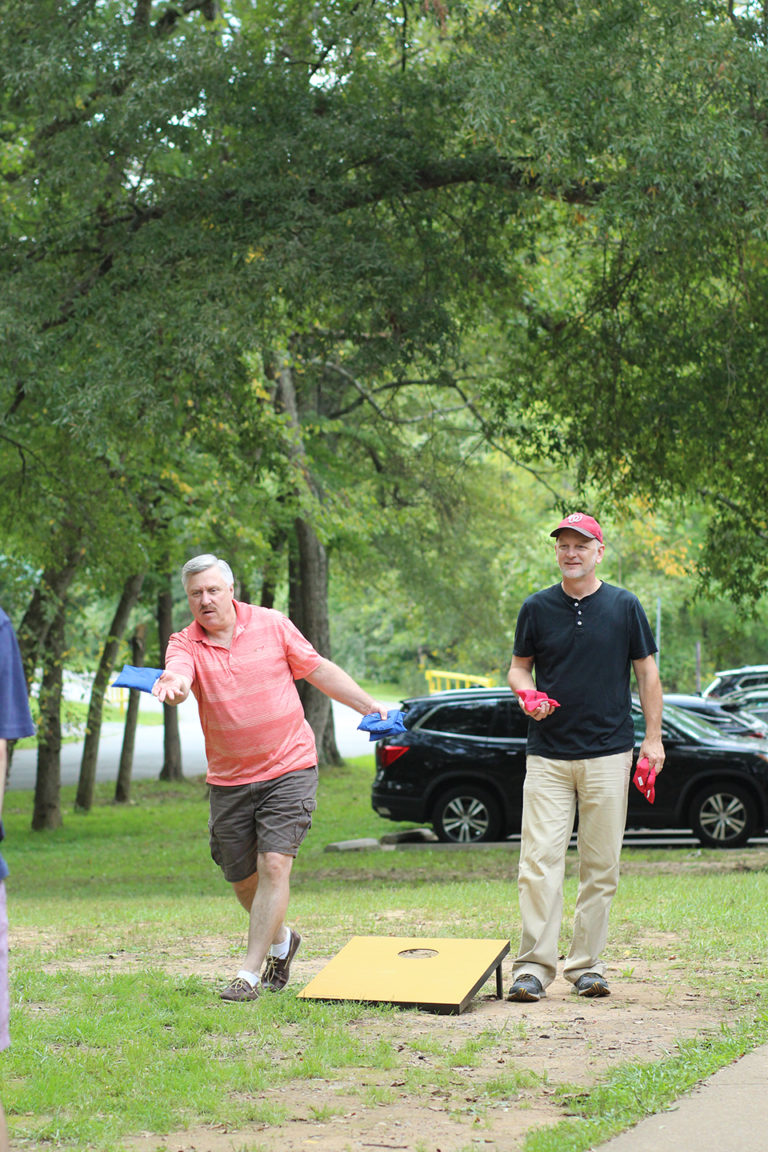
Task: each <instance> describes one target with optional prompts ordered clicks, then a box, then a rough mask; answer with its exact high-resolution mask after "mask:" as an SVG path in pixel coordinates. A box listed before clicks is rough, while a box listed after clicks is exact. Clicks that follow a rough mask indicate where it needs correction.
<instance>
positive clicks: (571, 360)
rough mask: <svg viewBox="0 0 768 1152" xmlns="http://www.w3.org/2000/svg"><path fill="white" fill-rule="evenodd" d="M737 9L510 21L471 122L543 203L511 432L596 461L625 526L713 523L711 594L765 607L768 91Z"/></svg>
mask: <svg viewBox="0 0 768 1152" xmlns="http://www.w3.org/2000/svg"><path fill="white" fill-rule="evenodd" d="M738 11H740V12H742V13H745V15H744V16H737V15H736V9H735V8H734V6H732V5H728V6H726V5H724V4H723V5H720V4H712V5H704V6H701V5H697V4H693V3H682V4H680V3H674V4H668V3H665V2H661V3H654V4H641V3H635V2H633V0H625V2H622V3H619V4H612V5H610V6H602V7H594V6H593V7H592V8H584V7H582V6H576V5H571V4H567V3H558V2H553V3H550V2H543V3H531V4H526V5H523V6H520V8H519V9H517V11H516V15H515V18H514V19H512V18H511V9H510V8H508V7H506V6H502V8H501V9H500V11H499V12H498V13H496V14H495V15H494V16H492V17H490V18H489V20H488V22H487V26H486V32H485V37H484V38H479V39H478V42H477V48H478V52H477V55H476V59H475V62H474V64H473V65H472V66H470V68H469V77H470V79H469V84H470V95H469V103H470V104H471V106H472V113H471V115H472V119H473V121H474V123H475V125H476V126H477V128H478V131H482V132H483V133H484V134H485V135H486V137H487V138H492V139H493V140H494V141H495V142H496V143H497V146H498V147H499V149H500V150H503V151H505V152H507V154H510V155H511V154H515V155H518V156H521V155H523V154H525V155H526V156H527V157H528V164H529V171H530V173H531V185H532V187H535V188H536V189H538V190H539V192H540V195H539V206H538V208H537V215H538V220H537V227H536V234H534V233H533V231H532V236H531V252H530V259H529V262H528V267H527V269H526V272H525V275H526V280H527V288H526V293H527V304H526V310H525V315H524V316H521V317H519V322H518V324H517V326H516V331H515V332H514V333H513V334H511V338H510V339H509V343H508V353H507V356H506V367H505V371H504V378H503V379H502V380H501V381H499V382H498V384H497V385H496V386H495V388H494V389H493V391H494V399H495V403H496V405H497V412H498V415H499V418H500V420H501V422H502V423H505V424H506V426H507V427H508V428H509V429H510V431H511V432H512V433H513V435H514V437H515V441H516V442H517V443H519V441H520V432H521V430H522V432H523V435H524V438H525V440H526V441H527V443H528V446H529V451H530V452H531V453H532V454H533V455H539V456H541V455H542V454H544V453H546V454H551V455H554V456H555V457H556V458H559V459H561V460H569V461H578V464H579V468H580V476H581V480H582V484H583V486H587V485H588V484H589V483H590V482H591V483H592V484H593V485H594V484H599V485H600V486H601V490H602V493H603V496H602V501H601V503H602V505H603V506H604V507H606V508H607V507H609V506H610V505H613V506H618V507H622V506H624V507H626V506H627V500H628V498H629V497H630V496H631V495H633V494H636V493H645V494H646V495H647V496H648V497H649V498H650V499H651V500H653V501H655V502H658V501H659V500H661V499H662V498H664V497H676V498H677V499H679V500H680V501H681V505H682V507H683V508H685V506H686V504H687V503H689V502H691V501H694V502H696V503H697V504H701V505H704V506H706V507H708V508H709V546H708V547H707V548H706V549H705V550H704V553H703V555H702V559H701V561H700V565H699V568H700V573H701V576H702V579H703V580H704V581H705V582H711V583H713V584H717V585H719V586H720V587H722V588H723V589H725V590H726V591H727V592H729V593H731V594H733V595H736V596H740V595H747V596H753V597H754V596H756V595H759V594H760V592H761V590H762V587H763V586H764V583H765V576H766V574H767V573H768V568H767V567H766V565H767V563H768V562H767V561H766V552H765V547H764V544H765V531H766V521H765V507H766V502H767V498H768V474H767V473H766V460H767V459H768V451H766V450H767V449H768V442H766V432H765V426H764V422H763V421H760V420H756V419H755V417H756V413H757V412H759V411H761V410H762V408H763V407H764V403H765V399H766V385H765V379H764V372H763V370H762V364H763V361H764V359H765V341H766V327H765V322H764V317H765V304H766V298H765V293H766V285H767V284H768V281H766V276H765V262H766V233H765V213H764V203H765V193H766V187H767V186H768V184H767V181H768V140H767V139H766V132H765V122H766V110H768V79H767V77H768V73H766V68H765V64H766V42H765V27H764V25H763V24H762V23H761V22H760V21H759V20H753V19H752V18H751V15H750V14H751V13H754V12H755V11H756V8H754V7H753V6H751V5H744V6H739V9H738ZM491 44H493V47H494V52H493V53H491V52H490V46H491ZM554 62H556V63H554ZM576 193H578V195H576ZM544 195H548V196H549V197H550V200H551V202H550V203H549V204H546V203H545V202H544V199H543V196H544ZM543 220H546V223H544V224H543V226H542V221H543Z"/></svg>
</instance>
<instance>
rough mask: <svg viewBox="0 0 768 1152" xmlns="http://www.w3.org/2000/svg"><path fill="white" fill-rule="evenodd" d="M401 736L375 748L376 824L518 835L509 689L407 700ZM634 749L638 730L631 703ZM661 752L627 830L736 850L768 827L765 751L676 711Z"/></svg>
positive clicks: (521, 733) (519, 771) (632, 792)
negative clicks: (684, 834)
mask: <svg viewBox="0 0 768 1152" xmlns="http://www.w3.org/2000/svg"><path fill="white" fill-rule="evenodd" d="M401 707H402V709H403V712H404V713H405V720H404V722H405V725H406V731H405V732H404V733H402V734H401V735H399V736H394V737H391V738H387V739H384V740H380V741H378V742H377V744H376V753H375V755H376V775H375V778H374V781H373V789H372V794H371V801H372V804H373V807H374V809H375V811H376V812H378V813H379V815H380V816H385V817H388V818H389V819H391V820H398V821H401V820H405V821H414V822H416V823H419V824H423V823H427V824H431V825H432V827H433V828H434V830H435V832H436V834H437V836H438V837H439V838H440V839H441V840H445V841H452V842H454V843H472V842H477V841H493V840H502V839H506V838H507V837H508V836H510V835H512V834H513V833H516V832H519V831H520V819H521V813H522V800H523V777H524V775H525V741H526V732H527V725H528V721H527V719H526V717H525V715H524V714H523V712H522V710H521V709H520V707H519V706H518V704H517V700H516V698H515V697H514V695H513V693H512V692H511V691H510V690H509V689H504V688H495V689H487V688H476V689H466V690H463V691H450V692H439V693H435V694H434V695H430V696H418V697H413V698H411V699H409V700H405V701H404V702H403V704H402V705H401ZM632 713H633V719H634V722H635V749H636V751H637V749H638V748H639V747H640V744H641V742H642V738H643V733H644V726H645V721H644V718H643V714H642V711H641V709H640V707H639V704H638V703H637V702H636V701H633V705H632ZM663 739H664V745H665V748H666V753H667V760H666V764H665V767H664V771H663V772H662V773H661V774H660V776H659V777H658V780H657V782H656V801H655V803H654V804H653V805H651V804H649V803H648V801H647V800H646V799H645V798H644V796H643V795H642V794H641V793H640V792H639V791H638V790H637V789H636V788H634V787H633V786H632V785H630V789H629V808H628V813H627V827H628V828H648V829H652V828H657V829H658V828H670V829H672V828H674V829H690V830H691V832H693V834H694V835H695V836H696V837H697V838H698V839H699V840H700V842H701V843H702V844H704V845H706V846H707V847H716V848H736V847H740V846H741V845H743V844H745V843H746V842H747V841H748V840H749V838H750V836H754V835H760V834H762V833H763V832H764V831H765V829H766V824H767V823H768V743H765V744H764V743H762V742H758V741H757V740H754V739H752V738H749V737H748V738H745V739H740V740H735V739H732V738H730V737H725V736H722V735H721V734H720V733H719V732H718V730H717V729H716V728H714V727H713V726H712V725H711V724H708V723H707V722H706V721H705V720H703V719H701V718H700V717H698V716H695V715H693V713H691V712H684V711H683V710H682V709H681V708H675V707H674V706H673V705H670V706H668V707H667V708H665V710H664V722H663Z"/></svg>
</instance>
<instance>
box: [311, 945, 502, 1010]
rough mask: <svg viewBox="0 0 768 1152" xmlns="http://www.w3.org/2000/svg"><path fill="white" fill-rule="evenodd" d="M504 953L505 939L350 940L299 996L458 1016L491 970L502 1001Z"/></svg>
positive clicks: (498, 995) (497, 993)
mask: <svg viewBox="0 0 768 1152" xmlns="http://www.w3.org/2000/svg"><path fill="white" fill-rule="evenodd" d="M508 953H509V940H456V939H450V938H448V939H442V938H441V939H435V938H433V937H429V938H422V937H418V938H413V937H407V936H353V937H352V939H351V940H350V941H349V943H348V944H345V945H344V947H343V948H342V949H341V951H340V952H338V953H337V954H336V956H334V957H333V959H332V960H330V961H329V962H328V963H327V964H326V966H325V968H323V970H322V972H320V973H319V974H318V975H317V976H315V977H314V979H313V980H310V982H309V984H307V986H306V988H303V989H302V990H301V992H299V996H302V997H304V998H306V999H309V1000H364V1001H370V1002H371V1003H378V1004H382V1003H388V1004H397V1005H401V1006H403V1007H407V1006H412V1007H416V1008H424V1009H427V1010H429V1011H432V1012H440V1013H446V1014H447V1013H460V1012H463V1011H464V1009H465V1008H466V1007H467V1005H468V1004H469V1002H470V1001H471V1000H472V997H473V996H474V995H475V993H476V992H477V991H478V990H479V989H480V988H482V986H483V984H484V983H485V982H486V980H487V979H488V977H489V976H490V975H491V973H492V972H494V971H495V973H496V995H497V997H498V998H499V999H501V998H502V996H503V988H502V979H501V962H502V960H503V959H504V957H505V956H506V955H507V954H508Z"/></svg>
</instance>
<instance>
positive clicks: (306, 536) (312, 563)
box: [275, 358, 342, 764]
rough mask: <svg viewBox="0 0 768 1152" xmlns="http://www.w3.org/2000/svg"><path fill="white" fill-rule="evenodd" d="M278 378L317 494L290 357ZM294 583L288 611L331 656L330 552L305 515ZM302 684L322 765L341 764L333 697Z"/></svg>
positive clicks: (291, 573)
mask: <svg viewBox="0 0 768 1152" xmlns="http://www.w3.org/2000/svg"><path fill="white" fill-rule="evenodd" d="M275 378H276V385H277V388H276V402H277V405H278V407H280V408H281V409H282V410H283V412H285V414H286V415H287V417H288V419H289V421H290V423H291V425H292V427H293V430H294V433H295V436H296V440H295V447H294V449H293V459H294V462H295V463H296V465H297V470H300V471H301V474H302V475H303V476H304V479H305V482H306V484H307V486H308V487H309V489H310V491H311V492H312V494H313V495H315V496H316V495H317V493H316V491H315V487H314V484H313V481H312V476H311V473H310V470H309V464H308V461H307V458H306V452H305V450H304V442H303V439H302V435H301V419H300V416H299V406H298V401H297V398H296V388H295V386H294V381H293V372H292V371H291V366H290V364H289V363H288V361H287V360H286V359H285V358H282V359H281V360H280V363H279V367H278V369H277V371H276V373H275ZM288 584H289V587H288V605H289V607H288V611H289V614H290V617H291V619H292V620H293V622H294V624H295V625H296V627H297V628H298V629H299V630H300V631H301V632H303V634H304V635H305V636H306V638H307V640H309V642H310V643H311V644H312V645H314V647H315V648H316V649H317V651H318V652H319V653H320V655H321V656H325V657H327V658H329V659H330V654H331V633H330V626H329V622H328V557H327V555H326V551H325V548H324V547H323V545H322V543H321V542H320V540H319V538H318V536H317V533H316V532H315V530H314V528H313V527H312V525H311V524H310V523H309V522H308V521H306V520H303V519H301V518H300V517H297V518H296V520H295V521H294V546H293V548H292V549H291V550H290V556H289V560H288ZM298 689H299V696H300V697H301V702H302V704H303V705H304V713H305V715H306V717H307V720H308V721H309V724H310V726H311V728H312V731H313V732H314V734H315V743H316V744H317V758H318V764H341V763H342V759H341V756H340V755H339V750H338V748H337V747H336V737H335V734H334V730H333V713H332V711H331V701H330V699H329V698H328V697H327V696H326V695H325V693H323V692H319V691H318V690H317V689H316V688H313V687H312V685H311V684H307V682H306V681H303V682H301V683H299V685H298Z"/></svg>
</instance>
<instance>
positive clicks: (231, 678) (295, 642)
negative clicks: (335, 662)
mask: <svg viewBox="0 0 768 1152" xmlns="http://www.w3.org/2000/svg"><path fill="white" fill-rule="evenodd" d="M234 606H235V612H236V614H237V621H236V623H235V630H234V633H233V636H232V643H231V645H230V647H229V648H223V647H222V646H221V645H219V644H217V643H216V642H215V641H213V640H212V639H211V638H210V637H209V636H208V634H207V632H206V631H205V629H204V628H201V627H200V625H199V624H198V623H197V621H193V623H192V624H190V625H189V626H188V627H187V628H184V629H183V630H182V631H181V632H174V634H173V635H172V636H171V638H170V640H169V641H168V648H167V651H166V654H165V666H166V668H167V669H168V670H169V671H171V672H175V673H177V674H179V675H182V676H186V677H188V679H190V680H191V681H192V691H193V693H194V695H195V698H196V700H197V706H198V709H199V712H200V723H201V725H202V728H203V734H204V736H205V752H206V758H207V760H208V775H207V780H208V783H209V784H225V785H226V784H229V785H233V784H251V783H253V782H254V781H256V780H272V779H274V777H276V776H282V775H283V774H284V773H286V772H295V771H296V770H297V769H300V768H311V767H313V766H314V765H315V764H317V752H316V750H315V739H314V736H313V734H312V729H311V728H310V726H309V724H308V723H307V721H306V719H305V717H304V709H303V708H302V706H301V700H300V699H299V694H298V692H297V690H296V684H295V681H296V680H301V679H303V678H304V677H305V676H309V675H310V674H311V673H312V672H314V670H315V669H316V668H317V667H318V665H319V663H320V660H321V656H320V655H319V653H318V652H316V651H315V649H314V648H313V647H312V645H311V644H310V643H309V641H308V640H307V639H306V637H304V636H302V634H301V632H299V630H298V628H297V627H296V626H295V625H294V624H293V623H291V621H290V620H289V619H288V617H287V616H284V615H283V614H282V612H276V611H275V610H274V609H272V608H258V607H256V606H255V605H253V604H242V603H240V601H238V600H235V601H234Z"/></svg>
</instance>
